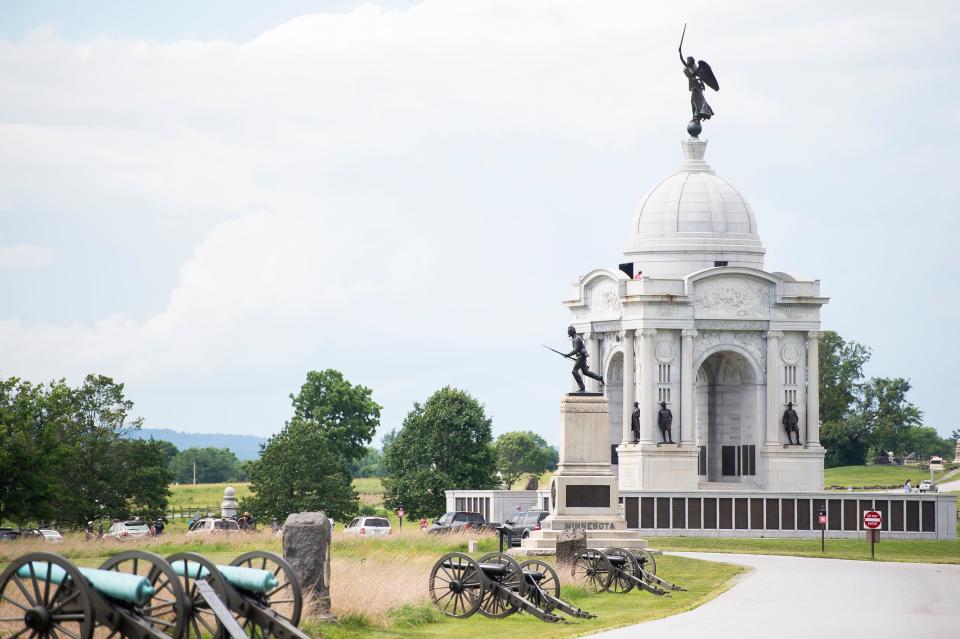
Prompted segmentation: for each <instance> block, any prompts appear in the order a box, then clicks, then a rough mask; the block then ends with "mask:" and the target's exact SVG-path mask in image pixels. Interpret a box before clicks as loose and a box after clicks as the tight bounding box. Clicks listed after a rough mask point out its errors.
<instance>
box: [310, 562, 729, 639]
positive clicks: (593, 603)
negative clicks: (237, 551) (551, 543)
mask: <svg viewBox="0 0 960 639" xmlns="http://www.w3.org/2000/svg"><path fill="white" fill-rule="evenodd" d="M743 571H744V569H743V568H742V567H740V566H734V565H732V564H725V563H716V562H705V561H698V560H696V559H687V558H685V557H663V558H662V559H661V560H660V561H658V570H657V573H658V574H660V575H662V576H663V577H664V578H665V579H668V580H671V581H674V582H676V583H678V584H680V585H682V586H684V587H685V588H688V591H687V592H676V593H671V594H670V595H667V596H664V597H655V596H653V595H650V594H648V593H641V592H637V591H633V592H629V593H627V594H612V593H604V594H594V593H587V592H586V591H584V590H583V589H579V588H566V589H564V591H563V593H562V594H563V596H566V597H570V599H569V600H568V601H569V602H570V603H572V604H573V605H575V606H578V607H580V608H581V609H583V610H586V611H588V612H591V613H593V614H595V615H597V618H596V619H573V618H567V617H565V616H563V615H562V616H563V617H564V619H566V623H557V624H546V623H544V622H542V621H540V620H539V619H536V618H535V617H532V616H530V615H526V614H515V615H512V616H510V617H507V618H506V619H488V618H486V617H483V616H481V615H480V614H475V615H473V616H472V617H469V618H468V619H452V618H449V617H445V616H442V615H438V614H435V613H434V611H433V610H431V609H430V607H429V606H426V607H423V606H404V607H402V608H400V609H398V610H397V611H394V612H393V613H392V614H391V615H390V617H391V621H390V622H389V623H388V624H387V625H386V626H376V625H374V624H370V623H364V622H365V621H366V620H354V619H350V620H348V623H346V624H343V623H341V624H319V623H316V622H311V621H307V622H306V623H302V624H301V627H303V628H304V630H306V631H307V632H308V633H309V634H310V635H312V636H321V635H322V636H323V637H325V638H327V639H359V638H361V637H363V638H388V637H410V638H418V637H458V638H464V639H469V638H471V637H510V638H511V639H513V638H515V637H522V636H528V635H529V634H530V633H536V634H537V635H549V636H550V637H575V636H580V635H585V634H590V633H594V632H598V631H600V630H604V629H610V628H617V627H620V626H626V625H630V624H635V623H640V622H642V621H650V620H652V619H659V618H661V617H667V616H669V615H675V614H678V613H681V612H685V611H687V610H691V609H693V608H696V607H697V606H700V605H702V604H704V603H706V602H707V601H709V600H710V599H713V598H714V597H716V596H717V595H719V594H720V593H722V592H723V591H724V590H726V589H727V588H729V587H730V585H731V584H732V580H733V578H734V577H735V576H737V575H738V574H740V573H742V572H743ZM562 579H563V573H561V580H562ZM357 621H360V623H359V624H358V623H357Z"/></svg>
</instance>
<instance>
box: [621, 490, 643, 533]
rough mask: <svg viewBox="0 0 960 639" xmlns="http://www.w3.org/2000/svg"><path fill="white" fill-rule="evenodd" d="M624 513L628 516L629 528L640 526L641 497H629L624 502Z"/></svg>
mask: <svg viewBox="0 0 960 639" xmlns="http://www.w3.org/2000/svg"><path fill="white" fill-rule="evenodd" d="M623 510H624V514H625V515H626V516H627V528H639V527H640V498H639V497H627V498H626V499H624V504H623Z"/></svg>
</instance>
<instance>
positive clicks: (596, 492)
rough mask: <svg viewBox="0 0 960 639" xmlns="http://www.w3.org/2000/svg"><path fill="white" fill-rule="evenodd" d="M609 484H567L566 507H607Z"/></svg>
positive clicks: (608, 504) (608, 503)
mask: <svg viewBox="0 0 960 639" xmlns="http://www.w3.org/2000/svg"><path fill="white" fill-rule="evenodd" d="M609 507H610V486H590V485H579V484H570V485H568V486H567V508H609Z"/></svg>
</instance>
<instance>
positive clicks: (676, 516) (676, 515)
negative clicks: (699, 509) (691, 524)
mask: <svg viewBox="0 0 960 639" xmlns="http://www.w3.org/2000/svg"><path fill="white" fill-rule="evenodd" d="M671 501H672V502H673V527H674V528H679V529H681V530H682V529H683V528H686V527H687V522H686V512H685V511H686V508H684V506H685V504H684V503H683V497H674V498H673V499H672V500H671Z"/></svg>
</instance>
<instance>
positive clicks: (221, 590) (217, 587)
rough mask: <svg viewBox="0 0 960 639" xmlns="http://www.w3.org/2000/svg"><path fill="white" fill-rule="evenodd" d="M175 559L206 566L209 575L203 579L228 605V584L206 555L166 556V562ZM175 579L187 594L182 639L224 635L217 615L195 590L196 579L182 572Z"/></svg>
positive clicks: (177, 554) (188, 553) (179, 553)
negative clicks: (185, 617)
mask: <svg viewBox="0 0 960 639" xmlns="http://www.w3.org/2000/svg"><path fill="white" fill-rule="evenodd" d="M175 561H185V562H188V565H189V564H191V563H196V564H200V565H201V566H203V567H204V568H206V569H207V570H208V571H209V572H210V576H209V577H205V579H206V580H207V582H208V583H209V584H210V587H211V588H213V591H214V592H215V593H217V597H219V598H220V601H222V602H223V603H224V604H225V605H227V607H229V604H227V592H229V590H228V589H229V588H230V585H229V584H227V581H226V580H225V579H224V578H223V575H221V574H220V571H219V570H217V567H216V566H214V565H213V564H212V563H211V562H210V561H208V560H207V558H206V557H204V556H203V555H198V554H197V553H195V552H178V553H175V554H173V555H170V556H169V557H167V563H168V564H172V563H173V562H175ZM184 572H185V573H189V572H190V571H189V570H185V571H184ZM177 579H179V580H180V585H181V586H182V587H183V591H184V592H185V593H186V596H187V619H186V628H185V629H184V632H183V635H182V639H203V638H204V637H207V638H209V637H213V638H214V639H218V638H219V637H223V636H225V635H226V633H225V632H224V630H223V627H222V626H221V625H220V621H219V620H218V619H217V616H216V615H215V614H213V611H212V610H210V608H208V607H207V602H206V601H204V599H203V597H201V596H200V592H199V591H198V590H197V580H196V579H195V578H193V577H191V576H190V575H189V574H184V575H183V576H180V575H177Z"/></svg>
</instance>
